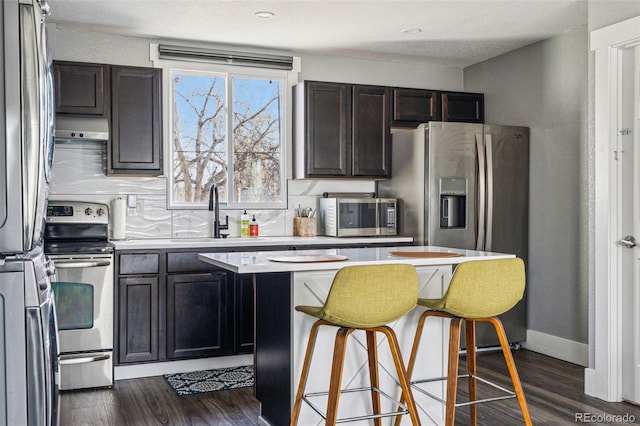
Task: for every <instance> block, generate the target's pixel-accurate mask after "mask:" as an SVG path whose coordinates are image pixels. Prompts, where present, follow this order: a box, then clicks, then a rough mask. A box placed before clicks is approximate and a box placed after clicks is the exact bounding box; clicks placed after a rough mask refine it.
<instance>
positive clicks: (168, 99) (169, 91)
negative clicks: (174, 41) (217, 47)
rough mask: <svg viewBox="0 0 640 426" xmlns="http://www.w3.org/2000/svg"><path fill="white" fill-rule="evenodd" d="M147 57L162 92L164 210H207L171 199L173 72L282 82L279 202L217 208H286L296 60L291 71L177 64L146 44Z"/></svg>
mask: <svg viewBox="0 0 640 426" xmlns="http://www.w3.org/2000/svg"><path fill="white" fill-rule="evenodd" d="M150 56H151V60H152V62H153V64H154V67H155V68H161V69H162V74H163V75H162V90H163V100H162V104H163V108H162V109H163V111H162V116H163V121H164V126H163V135H164V138H163V139H164V143H163V149H164V170H165V176H166V179H167V209H184V210H204V209H207V208H208V202H203V203H179V202H175V201H174V199H173V144H172V138H171V130H172V128H171V127H172V123H173V121H172V107H171V106H172V104H173V87H172V79H171V75H172V73H173V72H176V71H177V72H184V73H185V74H194V73H202V74H203V75H205V74H206V75H211V76H220V77H225V78H231V77H236V78H270V79H273V80H280V81H281V82H282V99H281V101H282V113H281V117H280V129H281V130H280V131H281V135H280V137H281V145H280V154H281V156H280V170H281V172H280V180H281V182H280V188H281V199H280V201H279V202H273V203H246V202H244V203H239V202H233V201H232V200H230V199H228V200H227V202H225V203H220V209H221V210H225V209H233V210H240V209H253V210H256V209H261V210H267V209H268V210H276V209H286V208H287V180H288V179H290V178H291V168H292V167H291V164H289V163H290V161H289V158H290V155H289V153H290V152H291V149H292V148H291V147H292V143H291V126H290V125H289V123H290V122H291V120H290V119H291V117H292V112H291V109H292V107H291V99H292V86H293V85H294V84H296V83H297V77H298V72H299V69H300V60H299V58H294V67H293V70H291V71H283V70H273V69H263V68H253V67H243V66H233V65H221V64H213V63H206V62H197V61H188V60H184V61H177V60H167V59H160V58H159V57H158V45H157V44H150ZM229 86H230V85H229V84H227V85H226V92H225V97H226V105H227V120H228V121H227V123H228V124H227V128H228V129H229V130H230V129H232V120H233V116H232V114H231V113H229V112H230V110H229V108H230V107H231V105H230V102H231V97H230V96H231V95H232V94H231V93H230V89H229ZM231 137H232V134H229V133H228V134H227V138H228V143H229V145H228V149H227V156H228V162H229V163H228V164H229V165H232V164H233V155H234V152H233V146H232V141H231ZM232 179H233V173H232V172H231V170H230V171H229V174H228V177H227V182H228V189H229V190H231V189H232V187H233V180H232ZM227 192H228V194H227V196H228V198H232V197H231V194H230V191H227Z"/></svg>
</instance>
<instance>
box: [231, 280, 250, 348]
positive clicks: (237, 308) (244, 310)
mask: <svg viewBox="0 0 640 426" xmlns="http://www.w3.org/2000/svg"><path fill="white" fill-rule="evenodd" d="M233 292H234V303H233V305H234V306H233V307H234V325H233V352H234V353H236V354H241V353H251V352H253V338H254V336H253V334H254V307H253V274H234V284H233Z"/></svg>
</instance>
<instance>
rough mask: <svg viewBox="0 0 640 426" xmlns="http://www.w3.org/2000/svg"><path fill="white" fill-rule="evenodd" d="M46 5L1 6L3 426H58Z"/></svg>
mask: <svg viewBox="0 0 640 426" xmlns="http://www.w3.org/2000/svg"><path fill="white" fill-rule="evenodd" d="M48 10H49V7H48V5H47V2H46V1H45V0H2V1H0V388H1V389H2V390H1V391H0V426H4V425H36V426H52V425H53V426H55V425H57V424H58V385H57V382H56V376H57V369H58V349H57V326H56V316H55V304H54V296H53V291H52V288H51V282H50V275H51V274H52V273H53V270H52V265H51V263H50V262H49V261H48V260H47V258H46V257H45V255H44V254H43V251H42V238H43V223H44V217H45V213H46V207H47V194H48V189H47V188H48V182H49V181H48V179H49V171H50V167H51V161H52V155H53V91H52V90H53V84H52V79H51V64H50V61H49V59H48V55H47V52H46V28H45V17H46V15H47V14H48Z"/></svg>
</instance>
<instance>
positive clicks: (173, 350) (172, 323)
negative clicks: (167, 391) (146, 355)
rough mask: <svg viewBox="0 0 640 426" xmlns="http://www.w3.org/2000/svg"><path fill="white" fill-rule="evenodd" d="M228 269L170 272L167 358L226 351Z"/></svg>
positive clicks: (212, 354) (206, 355)
mask: <svg viewBox="0 0 640 426" xmlns="http://www.w3.org/2000/svg"><path fill="white" fill-rule="evenodd" d="M226 300H227V273H226V272H210V273H202V274H179V275H169V276H167V358H169V359H173V358H194V357H209V356H218V355H225V354H227V353H228V348H227V345H226V344H225V342H226V341H227V330H228V324H227V317H228V315H227V302H226Z"/></svg>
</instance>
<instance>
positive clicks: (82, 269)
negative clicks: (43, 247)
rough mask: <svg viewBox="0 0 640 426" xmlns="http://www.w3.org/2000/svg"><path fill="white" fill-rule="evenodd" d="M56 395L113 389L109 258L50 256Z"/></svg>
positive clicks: (110, 256) (107, 255)
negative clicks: (57, 361) (56, 335)
mask: <svg viewBox="0 0 640 426" xmlns="http://www.w3.org/2000/svg"><path fill="white" fill-rule="evenodd" d="M50 259H51V260H52V261H53V263H54V265H55V268H56V277H55V279H54V281H53V283H52V284H53V289H54V293H55V297H56V311H57V317H58V329H59V337H60V340H59V346H60V353H61V355H60V389H61V390H65V389H78V388H86V387H98V386H111V385H112V384H113V360H112V358H113V255H112V254H91V255H89V254H87V255H68V256H65V255H51V256H50Z"/></svg>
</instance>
